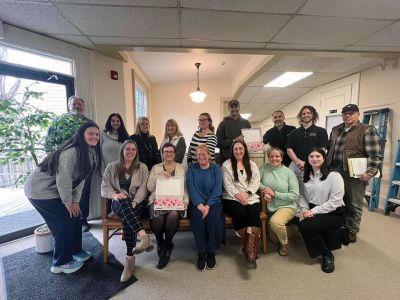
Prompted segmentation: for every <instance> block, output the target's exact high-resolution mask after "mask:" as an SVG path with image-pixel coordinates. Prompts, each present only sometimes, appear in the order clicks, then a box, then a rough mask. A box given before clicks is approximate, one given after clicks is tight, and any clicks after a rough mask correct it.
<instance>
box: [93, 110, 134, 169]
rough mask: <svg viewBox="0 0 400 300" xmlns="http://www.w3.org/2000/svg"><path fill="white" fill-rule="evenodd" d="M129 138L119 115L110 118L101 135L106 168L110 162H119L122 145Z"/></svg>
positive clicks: (114, 114) (101, 146)
mask: <svg viewBox="0 0 400 300" xmlns="http://www.w3.org/2000/svg"><path fill="white" fill-rule="evenodd" d="M128 138H129V134H128V132H127V131H126V128H125V125H124V121H123V120H122V117H121V115H120V114H118V113H112V114H110V115H109V116H108V119H107V122H106V125H105V128H104V130H103V131H102V132H101V135H100V148H101V155H102V157H103V161H104V166H105V167H106V166H107V165H108V164H109V163H110V162H112V161H116V160H118V153H119V149H120V147H121V144H122V143H123V142H125V140H127V139H128Z"/></svg>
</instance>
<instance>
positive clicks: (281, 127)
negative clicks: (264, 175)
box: [263, 110, 296, 167]
mask: <svg viewBox="0 0 400 300" xmlns="http://www.w3.org/2000/svg"><path fill="white" fill-rule="evenodd" d="M272 121H273V122H274V127H272V128H271V129H269V130H267V132H266V133H265V134H264V136H263V143H264V144H270V146H271V147H274V148H279V149H281V150H282V151H283V152H284V153H285V156H284V157H283V160H282V163H283V164H284V165H285V166H286V167H288V166H289V164H290V163H291V160H290V157H289V156H288V155H287V153H286V142H287V136H288V134H289V133H290V132H291V131H293V130H294V129H296V127H294V126H290V125H286V123H285V115H284V114H283V111H281V110H276V111H274V113H273V114H272Z"/></svg>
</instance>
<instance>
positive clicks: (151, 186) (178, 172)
mask: <svg viewBox="0 0 400 300" xmlns="http://www.w3.org/2000/svg"><path fill="white" fill-rule="evenodd" d="M162 171H164V169H163V164H162V163H161V164H157V165H155V166H154V167H153V168H152V169H151V172H150V176H149V180H148V181H147V189H148V190H149V192H150V193H151V194H150V197H149V205H151V204H152V203H153V202H154V199H155V198H156V184H157V178H158V176H157V174H158V173H160V172H162ZM175 176H183V177H184V178H185V184H184V193H183V202H184V203H189V196H188V193H187V189H186V169H185V167H184V166H182V165H181V164H179V163H176V167H175Z"/></svg>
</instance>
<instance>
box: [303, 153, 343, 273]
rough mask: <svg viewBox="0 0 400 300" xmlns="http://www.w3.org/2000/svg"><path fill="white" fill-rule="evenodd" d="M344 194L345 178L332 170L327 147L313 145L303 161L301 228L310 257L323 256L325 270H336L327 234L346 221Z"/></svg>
mask: <svg viewBox="0 0 400 300" xmlns="http://www.w3.org/2000/svg"><path fill="white" fill-rule="evenodd" d="M343 196H344V183H343V179H342V177H341V176H340V174H339V173H338V172H335V171H331V172H329V169H328V166H327V165H326V153H325V151H324V150H323V149H322V148H314V149H312V150H311V152H310V154H309V155H308V158H307V161H306V163H305V165H304V195H301V196H300V210H301V212H302V214H303V217H304V219H303V220H302V221H301V222H300V223H299V229H300V232H301V234H302V235H303V239H304V242H305V244H306V247H307V250H308V253H309V255H310V257H312V258H314V257H317V256H318V255H321V256H322V264H321V269H322V271H323V272H325V273H331V272H333V271H334V270H335V264H334V256H333V254H332V252H331V250H330V249H329V246H328V245H327V242H326V235H327V234H329V232H331V231H333V230H338V229H339V228H340V227H341V226H342V225H343V224H344V213H345V211H346V209H345V206H344V202H343Z"/></svg>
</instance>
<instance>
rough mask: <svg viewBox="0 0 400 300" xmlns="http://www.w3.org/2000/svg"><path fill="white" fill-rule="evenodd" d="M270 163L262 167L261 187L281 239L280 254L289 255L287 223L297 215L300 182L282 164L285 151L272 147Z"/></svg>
mask: <svg viewBox="0 0 400 300" xmlns="http://www.w3.org/2000/svg"><path fill="white" fill-rule="evenodd" d="M267 154H268V163H266V164H264V165H262V166H261V168H260V189H261V190H262V192H263V200H265V201H266V202H267V210H268V215H269V225H270V228H271V230H272V232H273V233H275V234H276V236H277V237H278V239H279V243H280V246H279V254H280V255H281V256H287V255H288V236H287V231H286V224H287V223H288V222H289V221H290V220H291V219H293V218H294V216H295V215H296V209H297V201H298V198H299V184H298V181H297V179H296V175H295V174H294V173H293V171H292V170H290V169H289V168H287V167H285V166H284V165H283V164H282V159H283V155H284V153H283V151H282V150H280V149H279V148H270V149H269V150H268V152H267Z"/></svg>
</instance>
